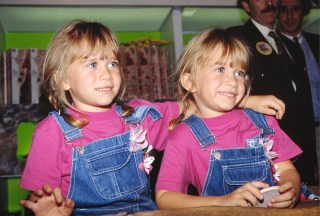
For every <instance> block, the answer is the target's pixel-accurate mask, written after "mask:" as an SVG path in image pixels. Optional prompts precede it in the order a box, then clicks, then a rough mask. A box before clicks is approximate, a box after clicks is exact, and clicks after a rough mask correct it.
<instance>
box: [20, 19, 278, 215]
mask: <svg viewBox="0 0 320 216" xmlns="http://www.w3.org/2000/svg"><path fill="white" fill-rule="evenodd" d="M44 62H45V63H44V67H43V73H42V75H41V83H42V87H43V88H44V90H45V92H46V93H47V95H48V97H49V100H50V102H51V104H52V105H53V107H54V109H55V111H53V112H51V113H50V115H49V116H48V117H46V118H45V119H44V120H42V121H41V122H40V123H39V124H38V125H37V127H36V129H35V133H34V135H33V138H32V145H31V149H30V152H29V154H28V158H27V162H26V166H25V169H24V171H23V174H22V177H21V182H20V186H21V187H22V188H25V189H28V190H31V191H33V193H31V196H30V200H22V201H21V204H22V205H24V206H26V207H28V208H30V209H31V210H33V212H34V213H35V214H36V215H48V214H49V215H54V214H57V215H59V214H61V215H69V214H71V212H73V213H74V214H75V215H79V214H80V215H81V214H83V215H99V214H100V215H101V214H131V213H135V212H140V211H147V210H155V209H156V208H157V206H156V204H155V202H154V201H153V200H152V198H151V191H150V182H149V177H148V174H149V173H150V172H151V170H152V162H153V161H154V160H155V154H156V152H157V151H156V150H163V149H164V148H165V144H166V139H167V136H168V133H169V129H168V125H169V122H170V121H171V120H172V119H173V118H176V117H177V116H178V115H179V113H180V110H179V104H178V103H177V102H163V103H151V102H149V101H145V100H142V99H133V100H131V101H129V102H124V101H123V100H122V95H123V93H124V91H125V80H124V74H123V71H122V68H121V67H120V66H119V65H120V64H119V46H118V43H117V40H116V38H115V36H114V34H113V33H112V32H111V31H110V29H109V28H108V27H106V26H104V25H102V24H101V23H97V22H87V21H83V20H74V21H71V22H69V23H67V24H66V25H64V26H62V27H61V29H59V30H58V31H57V33H56V34H55V36H54V38H53V39H52V41H51V43H50V44H49V47H48V50H47V53H46V57H45V61H44ZM261 98H262V99H261ZM251 99H252V100H249V101H247V102H246V104H245V106H249V107H250V104H251V105H252V108H254V107H259V108H258V109H256V110H258V111H261V110H264V111H265V113H268V114H275V115H276V116H277V117H279V118H281V116H282V114H283V111H284V110H283V109H284V104H283V103H282V101H281V100H278V99H277V98H275V97H273V96H268V97H253V98H251ZM266 101H267V102H266ZM269 102H270V103H269ZM277 111H278V112H277ZM276 113H277V114H276ZM43 185H44V186H43ZM52 188H54V189H52ZM65 199H66V200H65Z"/></svg>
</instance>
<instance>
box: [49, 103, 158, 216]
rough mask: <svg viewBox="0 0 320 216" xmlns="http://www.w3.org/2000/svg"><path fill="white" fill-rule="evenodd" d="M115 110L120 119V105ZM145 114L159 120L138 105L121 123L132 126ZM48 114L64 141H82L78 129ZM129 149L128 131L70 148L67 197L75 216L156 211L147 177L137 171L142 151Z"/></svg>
mask: <svg viewBox="0 0 320 216" xmlns="http://www.w3.org/2000/svg"><path fill="white" fill-rule="evenodd" d="M116 111H117V113H118V114H119V116H121V114H122V113H123V110H122V109H121V107H120V106H116ZM147 114H149V115H150V116H151V118H152V120H153V121H156V120H158V119H159V118H161V117H162V116H161V114H160V113H159V112H158V111H157V110H156V109H154V108H152V107H148V106H140V107H138V108H136V109H135V112H134V113H133V114H132V115H131V116H129V117H123V118H122V120H123V121H124V122H126V123H129V124H131V125H132V127H135V126H137V125H139V124H141V122H142V121H143V120H144V119H145V117H146V115H147ZM51 115H52V116H53V117H54V118H55V120H56V121H57V122H58V124H59V125H60V127H61V129H62V131H63V133H64V136H65V139H66V142H70V141H72V140H74V139H79V138H80V139H81V137H82V131H81V129H79V128H76V127H74V126H72V125H70V124H68V123H67V122H65V120H64V119H63V118H62V117H61V116H59V114H58V113H57V112H52V113H51ZM106 130H108V128H106ZM129 148H130V130H128V131H127V132H124V133H122V134H118V135H116V136H113V137H108V138H103V139H100V140H97V141H94V142H91V143H89V144H87V145H85V146H82V147H80V148H73V150H72V169H71V180H70V188H69V193H68V198H70V199H72V200H73V201H74V202H75V208H74V211H73V213H74V215H102V214H116V213H120V212H123V213H128V214H130V213H135V212H140V211H147V210H155V209H156V204H155V203H154V202H153V201H152V199H151V196H150V185H149V178H148V176H147V174H146V173H145V172H144V171H142V170H141V169H139V163H140V162H142V161H143V151H142V150H141V149H139V150H137V151H129Z"/></svg>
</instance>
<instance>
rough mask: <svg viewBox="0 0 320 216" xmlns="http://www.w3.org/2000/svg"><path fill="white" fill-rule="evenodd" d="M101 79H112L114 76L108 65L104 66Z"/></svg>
mask: <svg viewBox="0 0 320 216" xmlns="http://www.w3.org/2000/svg"><path fill="white" fill-rule="evenodd" d="M100 79H101V80H112V76H111V72H110V71H109V69H108V67H106V68H104V69H103V71H102V73H101V76H100Z"/></svg>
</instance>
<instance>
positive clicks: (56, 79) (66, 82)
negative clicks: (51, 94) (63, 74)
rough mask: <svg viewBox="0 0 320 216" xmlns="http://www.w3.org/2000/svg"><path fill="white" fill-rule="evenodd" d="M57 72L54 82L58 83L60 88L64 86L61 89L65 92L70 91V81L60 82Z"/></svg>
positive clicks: (54, 75)
mask: <svg viewBox="0 0 320 216" xmlns="http://www.w3.org/2000/svg"><path fill="white" fill-rule="evenodd" d="M57 73H58V72H57V71H56V72H55V73H54V74H53V78H54V81H55V82H56V84H57V86H59V85H60V84H61V85H62V86H61V87H62V88H63V89H64V90H65V91H69V90H70V89H71V86H70V84H69V82H68V80H62V81H59V80H58V75H57Z"/></svg>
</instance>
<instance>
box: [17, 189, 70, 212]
mask: <svg viewBox="0 0 320 216" xmlns="http://www.w3.org/2000/svg"><path fill="white" fill-rule="evenodd" d="M20 203H21V205H23V206H24V207H26V208H29V209H31V210H32V211H33V212H34V214H35V215H36V216H47V215H61V216H68V215H71V214H72V210H73V207H74V202H73V201H72V200H71V199H67V200H64V198H63V196H62V193H61V190H60V189H59V188H56V189H54V190H52V188H51V187H50V185H44V186H43V187H42V188H41V189H37V190H35V191H34V192H32V193H31V195H30V197H29V200H21V201H20Z"/></svg>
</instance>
